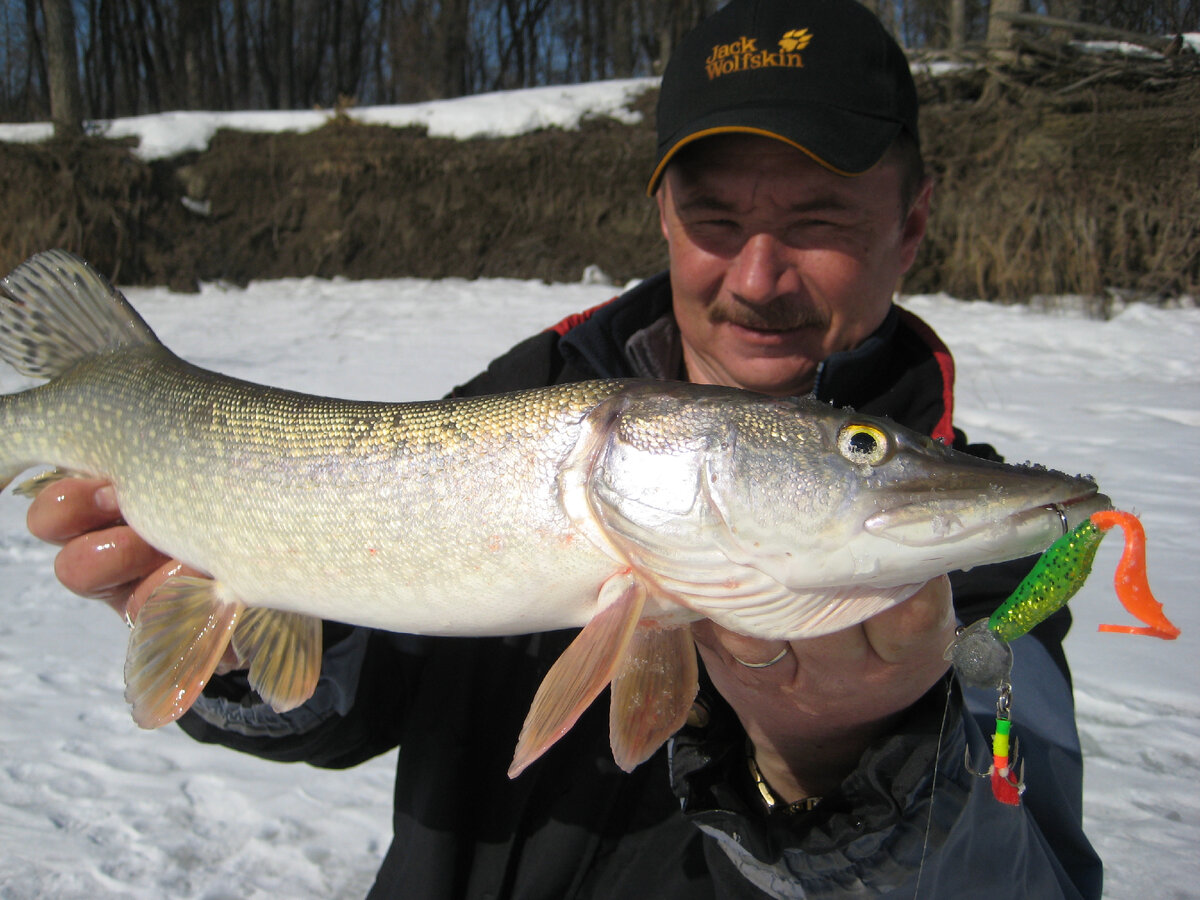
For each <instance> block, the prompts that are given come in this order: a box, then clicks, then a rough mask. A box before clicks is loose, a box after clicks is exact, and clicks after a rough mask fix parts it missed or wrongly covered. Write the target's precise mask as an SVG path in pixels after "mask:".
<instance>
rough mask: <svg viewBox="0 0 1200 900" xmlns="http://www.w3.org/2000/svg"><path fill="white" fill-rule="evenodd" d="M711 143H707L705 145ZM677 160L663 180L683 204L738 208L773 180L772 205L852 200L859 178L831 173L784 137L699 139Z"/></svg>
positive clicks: (685, 206)
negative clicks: (784, 141) (787, 142)
mask: <svg viewBox="0 0 1200 900" xmlns="http://www.w3.org/2000/svg"><path fill="white" fill-rule="evenodd" d="M702 144H707V146H701V145H702ZM688 150H689V152H688V153H686V154H680V157H679V158H678V159H676V160H672V162H671V164H670V166H669V167H668V169H667V173H666V174H667V177H666V179H664V183H665V184H667V185H669V190H670V192H671V195H672V199H673V201H674V202H675V204H676V205H677V206H678V207H679V208H680V209H688V208H715V209H722V208H733V207H734V206H737V205H740V204H742V203H744V202H745V201H746V200H747V199H748V198H747V197H746V196H745V195H746V192H747V191H750V190H753V191H755V192H756V193H757V192H758V191H760V190H761V189H762V182H763V181H764V180H765V181H767V182H769V185H770V189H769V191H767V192H766V198H765V199H768V200H769V202H770V203H771V205H778V206H782V207H798V208H799V207H805V208H807V207H811V206H813V205H826V206H842V205H849V202H850V198H851V197H852V196H853V195H855V194H856V193H857V190H856V185H855V181H856V179H854V178H851V177H847V176H845V175H838V174H836V173H834V172H830V171H829V170H828V169H826V168H825V167H824V166H821V165H819V164H818V163H816V162H813V161H812V160H811V159H809V158H808V156H807V155H806V154H804V153H803V152H802V151H800V150H797V149H796V148H794V147H791V146H789V145H787V144H785V143H783V142H782V141H776V140H771V139H769V138H755V137H753V136H746V135H736V136H729V138H725V137H724V136H722V137H721V138H719V139H718V138H710V139H707V140H706V141H698V142H696V146H695V147H694V148H693V147H689V148H688Z"/></svg>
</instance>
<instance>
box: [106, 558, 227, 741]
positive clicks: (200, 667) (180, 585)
mask: <svg viewBox="0 0 1200 900" xmlns="http://www.w3.org/2000/svg"><path fill="white" fill-rule="evenodd" d="M244 610H245V606H244V605H243V604H242V603H241V601H239V600H230V599H226V598H224V597H222V596H221V586H220V584H219V583H218V582H216V581H213V580H211V579H208V578H196V577H193V576H190V575H178V576H176V577H174V578H170V579H168V580H167V581H165V582H163V584H162V585H161V586H159V588H158V589H157V590H155V592H154V593H153V594H151V595H150V599H149V600H148V601H146V605H145V606H143V607H142V609H141V612H139V613H138V617H137V621H136V622H135V623H134V626H133V631H132V632H131V633H130V636H129V651H128V653H127V654H126V656H125V699H126V701H128V702H129V703H130V704H132V706H133V720H134V721H135V722H137V723H138V725H140V726H141V727H142V728H158V727H159V726H161V725H166V724H167V723H168V722H174V721H175V720H176V719H178V718H179V717H180V716H182V715H183V714H184V713H185V712H187V710H188V708H189V707H190V706H191V705H192V704H193V703H195V702H196V698H197V697H199V696H200V692H201V691H202V690H203V689H204V685H205V684H207V683H208V679H209V678H211V677H212V673H213V670H214V669H215V668H216V667H217V663H219V662H220V661H221V657H222V656H223V655H224V653H225V648H226V647H227V646H228V645H229V639H230V636H231V635H232V634H233V631H234V628H236V627H237V622H238V618H239V617H240V616H241V614H242V612H243V611H244Z"/></svg>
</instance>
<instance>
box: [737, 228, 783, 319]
mask: <svg viewBox="0 0 1200 900" xmlns="http://www.w3.org/2000/svg"><path fill="white" fill-rule="evenodd" d="M785 250H786V248H785V247H784V245H783V243H782V242H781V241H779V240H778V239H777V238H776V237H775V236H774V235H771V234H768V233H766V232H759V233H758V234H754V235H751V236H750V238H749V239H748V240H747V241H746V243H744V244H743V245H742V248H741V250H739V251H738V254H737V256H736V257H735V258H734V259H733V262H732V264H731V265H730V267H729V270H728V272H727V273H726V276H725V278H726V287H727V288H728V289H729V290H730V291H732V292H733V293H734V294H736V295H737V296H738V297H739V298H740V299H741V300H742V301H743V302H745V303H766V302H767V301H769V300H772V299H773V298H775V297H777V296H778V295H779V293H780V280H781V279H782V277H783V275H784V273H785V272H786V271H787V261H786V259H785V257H784V251H785Z"/></svg>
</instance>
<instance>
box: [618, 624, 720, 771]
mask: <svg viewBox="0 0 1200 900" xmlns="http://www.w3.org/2000/svg"><path fill="white" fill-rule="evenodd" d="M698 689H699V667H698V664H697V662H696V647H695V645H694V644H693V643H692V629H691V626H684V627H681V628H660V627H659V626H657V625H654V624H652V623H648V622H642V623H641V624H639V625H638V627H637V629H636V630H635V631H634V633H633V638H632V639H631V640H630V642H629V647H628V648H627V649H626V651H625V658H624V659H623V660H622V662H621V667H620V670H619V671H618V672H617V674H616V677H615V678H613V682H612V698H611V700H610V705H609V711H608V735H609V742H610V743H611V744H612V751H613V759H614V760H615V761H616V763H617V765H618V766H619V767H620V768H621V769H622V770H624V771H626V772H632V771H633V770H634V768H635V767H636V766H639V765H641V764H642V763H644V762H645V761H646V760H648V759H649V758H650V757H651V756H653V755H654V752H655V751H656V750H658V748H659V747H661V746H662V745H663V744H665V743H666V742H667V740H668V738H670V737H671V735H673V734H674V733H675V732H676V731H678V730H679V729H680V728H682V727H683V726H684V723H685V722H687V717H688V713H689V712H690V711H691V708H692V702H693V701H694V700H695V699H696V692H697V690H698Z"/></svg>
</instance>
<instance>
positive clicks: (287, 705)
mask: <svg viewBox="0 0 1200 900" xmlns="http://www.w3.org/2000/svg"><path fill="white" fill-rule="evenodd" d="M233 649H234V652H235V653H237V656H238V660H239V661H240V662H241V664H242V665H246V666H248V667H249V669H250V673H249V677H250V686H251V687H252V688H254V690H255V691H257V692H258V695H259V696H260V697H262V698H263V701H264V702H265V703H268V704H270V706H271V708H272V709H273V710H275V712H278V713H282V712H287V711H288V710H290V709H295V708H296V707H297V706H299V705H300V704H302V703H303V702H304V701H306V700H307V699H308V698H309V697H311V696H312V695H313V691H314V690H316V687H317V679H318V678H319V677H320V675H321V620H320V619H317V618H314V617H312V616H305V615H301V614H300V613H293V612H281V611H279V610H275V609H262V608H259V607H255V608H252V609H247V610H246V611H245V612H244V613H243V614H242V616H241V618H240V619H239V621H238V623H237V630H236V631H234V633H233Z"/></svg>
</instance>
